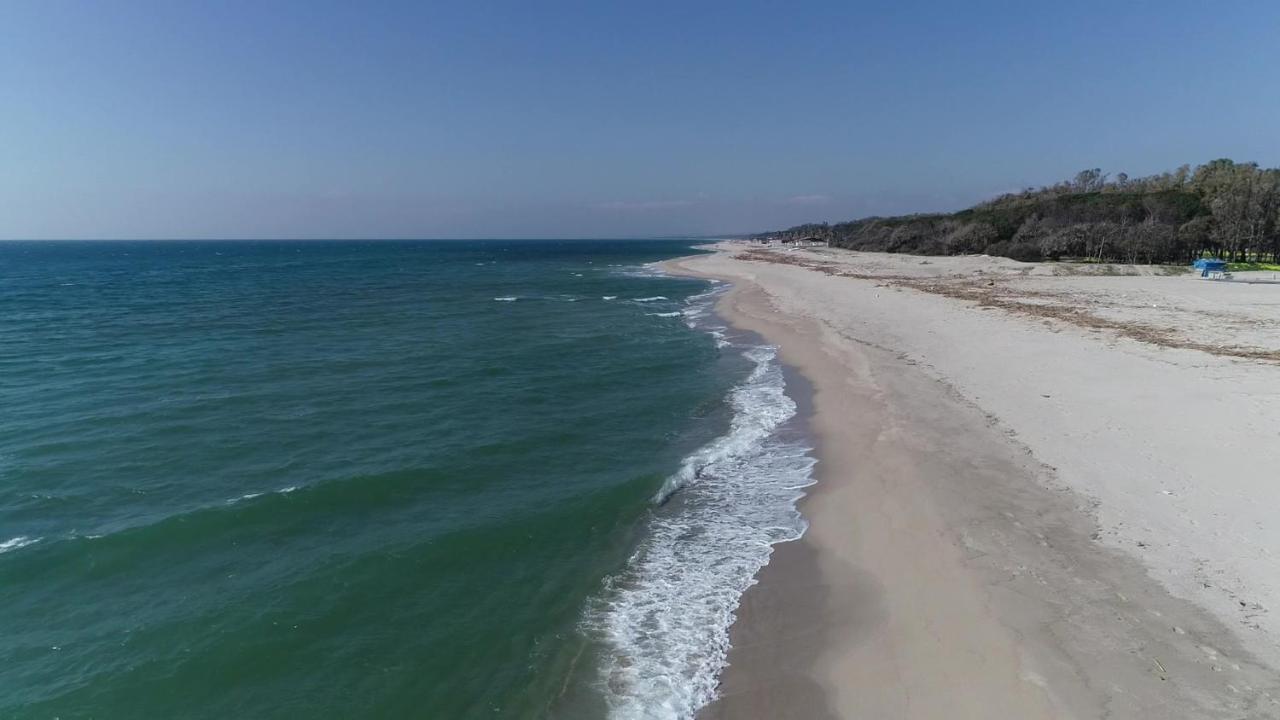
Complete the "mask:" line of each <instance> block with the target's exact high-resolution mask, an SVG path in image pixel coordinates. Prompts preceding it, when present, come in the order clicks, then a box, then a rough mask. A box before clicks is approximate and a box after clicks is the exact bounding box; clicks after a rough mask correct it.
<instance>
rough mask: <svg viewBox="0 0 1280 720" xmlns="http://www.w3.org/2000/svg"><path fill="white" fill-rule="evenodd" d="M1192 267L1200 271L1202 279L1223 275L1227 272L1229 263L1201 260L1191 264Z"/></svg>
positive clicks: (1210, 259)
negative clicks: (1212, 275) (1213, 275)
mask: <svg viewBox="0 0 1280 720" xmlns="http://www.w3.org/2000/svg"><path fill="white" fill-rule="evenodd" d="M1191 267H1193V268H1195V269H1196V270H1199V271H1200V277H1209V275H1210V274H1222V273H1225V272H1226V271H1227V261H1226V260H1217V259H1214V258H1200V259H1199V260H1197V261H1195V262H1194V263H1192V264H1191Z"/></svg>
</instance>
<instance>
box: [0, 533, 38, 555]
mask: <svg viewBox="0 0 1280 720" xmlns="http://www.w3.org/2000/svg"><path fill="white" fill-rule="evenodd" d="M41 539H42V538H32V537H27V536H26V535H19V536H18V537H15V538H9V539H8V540H5V541H4V542H0V553H7V552H9V551H10V550H17V549H18V548H24V547H26V546H28V545H34V544H36V543H38V542H40V540H41Z"/></svg>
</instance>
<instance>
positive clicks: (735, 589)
mask: <svg viewBox="0 0 1280 720" xmlns="http://www.w3.org/2000/svg"><path fill="white" fill-rule="evenodd" d="M712 297H714V296H710V295H708V296H707V297H704V298H702V301H704V302H710V299H711V298H712ZM739 347H742V346H739ZM742 355H743V356H744V357H745V358H746V359H748V360H749V361H751V362H752V363H753V368H752V370H751V372H750V374H749V375H748V377H747V378H746V379H745V380H744V381H742V382H741V383H740V384H738V385H737V386H735V387H734V388H733V389H732V390H731V391H730V393H729V397H728V401H729V404H730V406H731V407H732V409H733V417H732V420H731V422H730V427H729V429H728V431H727V432H726V433H725V434H724V435H722V436H720V437H719V438H717V439H715V440H713V441H712V442H710V443H708V444H707V445H704V446H703V447H701V448H699V449H698V450H696V451H695V452H693V453H692V454H690V455H689V456H688V457H687V458H685V459H684V461H683V462H682V463H681V465H680V468H679V469H678V470H677V471H676V472H675V473H674V474H673V475H671V476H670V477H669V478H667V480H666V481H665V482H664V483H663V485H662V488H661V489H660V490H659V491H658V493H657V494H656V495H654V497H653V502H654V503H655V505H657V506H658V507H656V508H655V510H654V512H653V515H652V517H651V522H650V526H649V528H648V534H647V537H646V539H645V540H644V541H643V542H642V543H641V545H640V547H639V548H638V549H637V551H636V552H635V554H634V555H633V556H632V557H631V558H630V560H629V561H628V563H627V566H626V568H625V569H624V571H623V572H622V573H620V574H619V575H617V576H614V577H612V578H610V579H609V580H608V581H607V582H606V586H605V589H604V592H603V593H602V595H601V597H600V598H599V599H598V601H597V602H596V603H594V604H593V605H592V606H591V607H590V608H589V609H588V612H587V615H586V619H585V621H584V624H585V628H586V630H587V631H588V632H589V633H591V634H593V635H595V636H597V637H599V638H600V639H601V640H602V641H603V644H604V647H605V651H604V653H603V657H602V659H601V664H600V669H599V672H600V676H601V677H600V680H601V683H600V684H601V686H602V687H603V688H604V692H605V695H606V697H605V699H606V702H607V704H608V707H609V715H610V717H612V718H617V719H619V720H631V719H632V718H637V719H638V718H662V719H666V718H671V719H676V718H692V717H693V716H694V715H695V714H696V713H697V711H698V710H699V709H700V708H702V707H703V706H705V705H706V704H707V703H709V702H711V701H712V700H713V699H715V695H716V686H717V683H718V680H719V676H720V673H721V671H722V670H723V669H724V666H725V664H726V657H727V654H728V650H729V628H730V626H731V625H732V624H733V621H734V619H735V613H736V611H737V608H738V604H739V602H740V601H741V597H742V593H743V592H745V591H746V589H747V588H748V587H750V586H751V585H753V584H754V583H755V576H756V573H757V572H759V570H760V568H762V567H764V566H765V565H766V564H768V561H769V556H770V555H771V554H772V552H773V548H772V546H773V545H774V544H776V543H780V542H786V541H789V540H795V539H797V538H799V537H800V536H801V535H802V534H803V533H804V531H805V529H806V528H807V525H806V523H805V521H804V518H803V517H802V516H801V515H800V513H799V511H798V510H797V508H796V501H797V500H799V499H800V498H801V497H803V495H804V491H803V488H805V487H807V486H809V485H811V484H812V483H813V482H814V480H813V477H812V468H813V465H814V463H815V460H814V459H813V457H812V455H811V449H810V448H809V447H808V445H807V444H805V443H804V442H802V441H800V440H798V439H793V438H789V437H788V434H787V433H782V432H780V430H781V429H782V428H783V426H784V425H785V424H786V423H787V422H788V421H789V420H791V419H792V418H793V417H795V414H796V404H795V402H794V401H793V400H792V399H791V398H789V397H788V396H787V395H786V392H785V378H784V376H783V373H782V367H781V365H780V364H779V363H778V361H777V349H776V348H775V347H772V346H756V345H751V346H746V347H745V349H744V350H743V353H742ZM677 493H678V494H679V502H669V501H671V500H672V499H673V497H675V496H676V495H677Z"/></svg>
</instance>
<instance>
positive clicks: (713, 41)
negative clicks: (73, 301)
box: [0, 0, 1280, 239]
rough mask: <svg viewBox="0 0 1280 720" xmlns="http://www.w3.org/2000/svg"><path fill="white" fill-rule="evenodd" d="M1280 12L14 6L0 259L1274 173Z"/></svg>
mask: <svg viewBox="0 0 1280 720" xmlns="http://www.w3.org/2000/svg"><path fill="white" fill-rule="evenodd" d="M1277 38H1280V3H1277V2H1274V1H1273V0H1265V1H1260V2H1220V3H1205V2H1183V1H1181V0H1165V1H1163V2H1139V1H1137V0H1134V1H1130V2H1120V1H1117V0H1112V1H1111V2H1093V1H1091V0H1081V1H1079V2H1060V1H1056V2H1052V3H1050V2H1032V1H1023V2H1014V1H1009V2H986V1H983V0H971V1H969V2H934V3H926V2H909V1H900V2H874V3H872V2H854V1H844V2H837V1H831V2H786V3H784V2H771V3H762V2H750V1H745V0H744V1H740V2H713V1H710V0H707V1H701V2H700V1H697V0H683V1H681V2H666V1H665V0H657V1H653V2H628V3H623V2H599V1H598V2H578V3H575V2H557V1H556V0H546V1H545V2H527V0H526V1H513V2H486V1H484V0H473V1H468V2H462V1H459V2H452V3H443V2H423V1H418V2H395V1H393V0H386V1H384V2H376V3H353V2H325V1H323V0H306V1H305V2H289V1H286V0H267V1H262V0H254V1H251V2H236V1H235V0H226V1H221V0H220V1H219V2H205V3H195V2H183V1H181V0H159V1H157V2H130V1H129V0H113V1H112V2H96V1H95V2H83V3H78V2H62V1H59V0H9V1H7V2H2V3H0V238H21V239H42V238H486V237H493V238H500V237H502V238H518V237H642V236H663V235H713V234H722V233H740V232H748V231H762V230H769V229H774V228H779V227H786V226H790V225H793V224H797V223H801V222H808V221H840V220H847V219H852V218H857V217H863V216H867V215H873V214H895V213H905V212H926V211H940V210H954V209H958V208H961V207H964V206H967V205H969V204H972V203H973V202H976V201H978V200H981V199H984V198H987V197H990V196H993V195H996V194H999V193H1002V192H1006V191H1010V190H1014V189H1018V188H1022V187H1026V186H1031V185H1042V184H1047V183H1052V182H1055V181H1057V180H1060V179H1064V178H1067V177H1069V176H1071V175H1074V174H1075V172H1077V171H1078V170H1080V169H1083V168H1091V167H1100V168H1103V169H1104V170H1107V171H1110V172H1119V171H1124V172H1128V173H1129V174H1130V175H1131V176H1138V175H1144V174H1150V173H1154V172H1159V171H1163V170H1167V169H1173V168H1175V167H1177V166H1178V165H1181V164H1183V163H1191V164H1193V165H1194V164H1198V163H1202V162H1205V161H1207V160H1210V159H1213V158H1217V157H1230V158H1233V159H1235V160H1237V161H1256V162H1259V163H1260V164H1262V165H1266V166H1275V165H1280V75H1278V74H1277V70H1278V69H1280V42H1277V41H1276V39H1277Z"/></svg>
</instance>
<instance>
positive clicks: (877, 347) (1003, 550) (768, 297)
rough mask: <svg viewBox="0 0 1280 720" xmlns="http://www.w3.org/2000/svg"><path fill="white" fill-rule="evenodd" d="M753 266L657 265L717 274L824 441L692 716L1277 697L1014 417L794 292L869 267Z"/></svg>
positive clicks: (990, 711)
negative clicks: (1106, 524)
mask: <svg viewBox="0 0 1280 720" xmlns="http://www.w3.org/2000/svg"><path fill="white" fill-rule="evenodd" d="M759 265H760V264H759V263H748V262H747V261H743V260H741V259H737V258H734V257H733V256H732V254H731V253H726V252H725V251H724V250H723V249H721V250H718V251H717V252H716V254H714V255H703V256H693V257H688V258H680V259H675V260H671V261H667V262H666V263H665V264H664V266H665V267H666V268H667V269H668V270H669V271H671V272H675V273H680V274H691V275H697V276H702V277H714V278H716V279H718V280H722V281H726V282H729V283H731V284H732V285H733V287H732V289H731V290H730V291H729V292H728V293H727V294H726V295H725V296H724V297H723V298H722V299H721V301H720V303H719V305H718V306H717V312H718V313H719V314H721V315H722V317H724V318H725V319H727V320H728V321H729V322H730V323H731V324H732V325H733V326H734V327H738V328H741V329H745V330H749V331H752V332H755V333H757V334H759V335H761V336H762V337H764V338H766V339H767V340H768V341H769V342H770V343H772V344H775V345H778V346H779V348H780V352H779V357H780V359H781V360H782V361H783V362H784V363H785V364H786V365H788V366H789V367H791V368H793V369H795V370H796V371H798V372H799V373H801V374H802V375H803V376H804V377H805V378H806V379H807V380H808V381H809V382H810V383H811V384H812V388H813V398H812V400H813V414H812V417H811V418H810V420H811V425H810V427H811V430H812V432H813V436H814V439H815V451H816V453H817V456H818V458H819V463H818V466H817V468H816V479H817V484H816V485H814V486H813V487H811V488H809V491H808V494H807V495H806V497H805V498H803V499H802V500H801V501H800V503H799V507H800V509H801V511H802V512H803V514H804V515H805V517H806V518H807V519H808V521H809V524H810V526H809V530H808V531H807V532H806V533H805V535H804V536H803V537H802V538H801V539H799V540H797V541H793V542H788V543H782V544H779V545H777V546H775V548H774V554H773V556H772V557H771V559H770V562H769V564H768V565H766V566H765V568H764V569H763V570H762V571H761V572H760V573H759V574H758V576H757V580H758V582H757V584H756V585H754V586H753V587H751V588H750V589H748V591H747V592H746V593H745V594H744V596H743V598H742V601H741V605H740V608H739V612H738V619H737V622H736V623H735V624H734V626H733V628H732V630H731V649H730V653H729V667H728V668H727V669H726V670H725V672H724V673H723V675H722V677H721V682H720V692H719V695H720V697H719V699H717V700H716V701H715V702H713V703H712V704H711V705H709V706H707V707H706V708H704V710H703V711H702V712H701V713H700V717H703V718H757V717H758V718H786V717H795V718H819V719H823V718H838V717H855V716H856V717H893V718H926V717H928V718H932V717H947V718H966V717H972V718H980V717H982V718H985V717H1024V718H1041V717H1043V718H1048V717H1100V716H1103V715H1104V714H1106V713H1108V712H1110V713H1112V714H1113V715H1115V716H1120V717H1151V718H1156V717H1161V718H1163V717H1238V716H1240V714H1241V713H1251V714H1252V716H1258V717H1272V716H1280V710H1278V706H1277V705H1276V701H1275V699H1274V698H1275V697H1277V695H1280V692H1278V689H1277V686H1278V685H1280V684H1278V683H1277V681H1276V679H1275V677H1276V675H1275V673H1274V672H1273V671H1272V670H1271V669H1270V668H1268V667H1266V666H1265V665H1263V664H1261V663H1260V662H1259V661H1257V660H1256V659H1255V658H1254V656H1253V655H1251V654H1250V653H1249V652H1248V651H1246V650H1245V649H1244V647H1243V646H1242V644H1241V643H1240V642H1239V640H1238V638H1237V637H1236V636H1235V634H1234V633H1233V632H1231V630H1230V629H1229V628H1227V627H1225V626H1224V625H1223V624H1222V623H1221V622H1220V621H1219V620H1218V619H1216V618H1214V617H1212V616H1210V615H1209V614H1208V613H1206V612H1205V611H1204V610H1203V609H1202V608H1200V607H1196V606H1195V605H1193V604H1191V603H1190V602H1188V601H1186V600H1185V599H1179V598H1175V597H1173V596H1171V595H1170V594H1169V593H1168V592H1167V590H1166V589H1165V588H1163V587H1162V586H1161V585H1160V584H1159V583H1158V582H1156V581H1155V580H1154V579H1153V578H1152V577H1151V575H1150V573H1149V570H1148V568H1147V567H1144V566H1143V564H1142V563H1140V562H1138V561H1137V559H1135V558H1134V557H1132V556H1131V555H1129V554H1126V553H1122V552H1119V551H1117V550H1116V549H1115V548H1110V547H1106V546H1104V545H1102V544H1100V543H1099V542H1097V540H1096V537H1097V534H1098V522H1097V520H1096V518H1095V514H1094V513H1093V512H1092V507H1091V504H1090V499H1089V498H1086V497H1084V496H1082V495H1081V494H1080V493H1079V492H1077V491H1075V490H1073V489H1072V488H1070V487H1067V486H1066V485H1064V484H1063V483H1062V482H1060V480H1059V479H1058V478H1057V477H1056V474H1055V472H1054V469H1053V468H1049V467H1047V466H1046V465H1044V464H1043V463H1042V462H1041V461H1040V460H1039V459H1037V458H1036V457H1035V456H1034V455H1033V454H1032V453H1031V451H1030V450H1029V449H1028V447H1027V446H1025V445H1024V444H1022V443H1021V442H1020V441H1019V440H1018V439H1017V437H1016V435H1015V434H1014V433H1013V432H1012V431H1011V429H1010V428H1008V427H1005V426H1004V425H1003V424H1002V423H1001V422H1000V420H999V419H998V418H996V417H994V416H993V415H992V414H991V413H989V412H987V411H986V410H984V408H983V407H980V406H979V404H978V403H976V402H974V401H973V400H972V399H970V398H968V397H966V396H965V395H964V394H963V393H962V392H960V391H959V390H958V389H957V388H956V387H955V386H953V385H951V384H949V383H947V382H946V380H945V378H938V377H936V376H935V374H932V373H929V372H925V371H924V368H923V367H922V364H923V363H922V361H921V360H920V359H918V358H911V357H908V356H906V354H905V353H903V352H902V351H901V350H898V349H896V348H893V347H892V346H891V345H890V344H888V343H884V342H878V341H883V340H884V338H877V337H856V336H851V335H848V334H846V333H842V332H841V331H840V329H839V328H836V327H834V326H833V324H832V323H830V322H828V320H829V318H827V317H823V316H821V314H820V313H818V312H812V313H803V312H795V311H794V308H795V307H797V305H796V301H797V299H804V298H808V299H809V300H810V302H822V301H823V300H827V301H829V297H827V298H822V299H821V300H819V299H818V298H817V297H816V296H815V295H816V290H819V289H820V290H822V291H823V292H827V293H830V292H834V291H833V290H831V288H830V287H827V286H826V285H829V284H830V283H832V282H835V283H865V282H866V281H865V280H857V279H845V278H823V279H822V282H823V283H825V285H824V287H822V288H815V287H799V286H800V285H803V284H804V283H807V282H810V281H813V282H817V281H816V280H815V279H814V278H805V277H802V276H799V275H797V273H800V274H807V275H813V276H815V278H816V276H818V275H819V273H814V272H812V271H810V270H803V269H799V268H794V267H792V268H767V270H769V271H773V272H772V275H773V276H772V277H769V278H762V277H761V276H762V275H764V274H765V272H764V270H766V268H760V267H758V266H759ZM784 276H785V277H784ZM771 293H790V296H789V297H787V298H786V299H785V301H779V299H778V298H777V297H776V296H774V295H772V294H771ZM806 293H808V294H806ZM784 302H785V303H786V304H787V307H782V308H780V307H779V305H781V304H784ZM1008 322H1013V321H1012V320H1010V321H1008Z"/></svg>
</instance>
